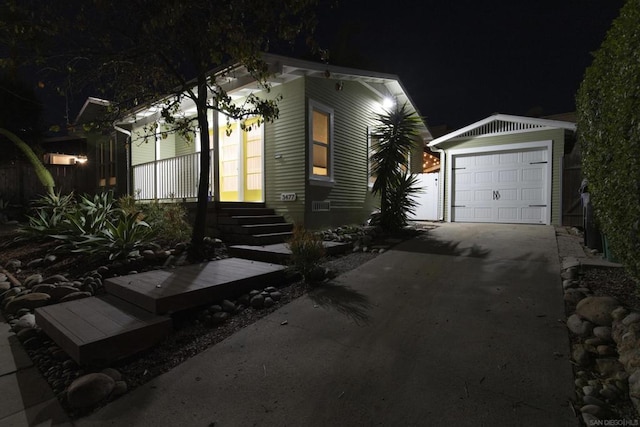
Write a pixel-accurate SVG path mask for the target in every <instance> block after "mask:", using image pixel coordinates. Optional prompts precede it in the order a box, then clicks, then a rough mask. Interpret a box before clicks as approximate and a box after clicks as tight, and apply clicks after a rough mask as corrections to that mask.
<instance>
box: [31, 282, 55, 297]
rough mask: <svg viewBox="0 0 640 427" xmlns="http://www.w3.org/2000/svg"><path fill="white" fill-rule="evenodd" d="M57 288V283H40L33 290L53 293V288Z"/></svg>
mask: <svg viewBox="0 0 640 427" xmlns="http://www.w3.org/2000/svg"><path fill="white" fill-rule="evenodd" d="M55 288H56V285H52V284H51V283H40V284H39V285H35V286H34V287H33V288H31V292H41V293H43V294H47V295H51V292H52V290H53V289H55Z"/></svg>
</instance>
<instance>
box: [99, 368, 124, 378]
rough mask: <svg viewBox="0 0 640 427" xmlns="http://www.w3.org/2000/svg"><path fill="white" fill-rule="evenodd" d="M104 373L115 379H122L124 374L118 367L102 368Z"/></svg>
mask: <svg viewBox="0 0 640 427" xmlns="http://www.w3.org/2000/svg"><path fill="white" fill-rule="evenodd" d="M102 373H103V374H105V375H108V376H110V377H111V378H113V380H114V381H120V380H122V374H121V373H120V371H118V370H117V369H114V368H105V369H103V370H102Z"/></svg>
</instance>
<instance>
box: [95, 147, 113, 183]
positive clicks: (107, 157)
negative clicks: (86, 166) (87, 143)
mask: <svg viewBox="0 0 640 427" xmlns="http://www.w3.org/2000/svg"><path fill="white" fill-rule="evenodd" d="M115 144H116V143H115V140H114V139H113V138H109V140H108V141H102V142H100V143H98V175H99V176H98V186H99V187H111V186H114V185H116V156H115V154H116V145H115Z"/></svg>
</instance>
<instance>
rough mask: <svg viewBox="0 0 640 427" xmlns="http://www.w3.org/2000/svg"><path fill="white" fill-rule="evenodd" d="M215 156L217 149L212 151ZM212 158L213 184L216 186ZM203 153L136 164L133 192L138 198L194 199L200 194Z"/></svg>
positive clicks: (211, 175)
mask: <svg viewBox="0 0 640 427" xmlns="http://www.w3.org/2000/svg"><path fill="white" fill-rule="evenodd" d="M209 156H210V157H209V158H210V159H213V150H210V151H209ZM214 166H215V165H213V161H212V162H211V168H210V171H209V188H213V178H214ZM199 177H200V153H193V154H186V155H184V156H179V157H171V158H169V159H164V160H157V161H155V162H148V163H142V164H139V165H135V166H133V187H132V188H133V194H134V196H135V197H136V199H138V200H160V199H194V198H197V197H198V179H199Z"/></svg>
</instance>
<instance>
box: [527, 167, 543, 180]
mask: <svg viewBox="0 0 640 427" xmlns="http://www.w3.org/2000/svg"><path fill="white" fill-rule="evenodd" d="M543 177H544V174H543V168H542V167H536V168H527V169H522V181H542V180H543Z"/></svg>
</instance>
